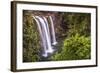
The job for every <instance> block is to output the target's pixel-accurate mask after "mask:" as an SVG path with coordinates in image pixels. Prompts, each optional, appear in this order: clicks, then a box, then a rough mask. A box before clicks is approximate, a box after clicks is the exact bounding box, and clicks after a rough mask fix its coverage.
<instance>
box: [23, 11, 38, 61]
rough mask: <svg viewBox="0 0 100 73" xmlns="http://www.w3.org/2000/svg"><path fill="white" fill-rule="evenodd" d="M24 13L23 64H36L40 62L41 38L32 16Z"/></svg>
mask: <svg viewBox="0 0 100 73" xmlns="http://www.w3.org/2000/svg"><path fill="white" fill-rule="evenodd" d="M25 13H27V12H25V11H24V21H23V22H24V23H23V62H36V61H39V60H40V57H39V52H40V39H39V38H40V37H39V33H38V30H37V26H36V23H35V21H34V20H33V18H32V16H31V14H28V15H26V14H25Z"/></svg>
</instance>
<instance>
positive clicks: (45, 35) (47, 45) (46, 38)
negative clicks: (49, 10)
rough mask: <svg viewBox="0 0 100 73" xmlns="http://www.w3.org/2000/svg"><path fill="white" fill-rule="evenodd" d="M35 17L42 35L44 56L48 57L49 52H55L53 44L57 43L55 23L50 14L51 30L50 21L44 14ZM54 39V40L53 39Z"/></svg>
mask: <svg viewBox="0 0 100 73" xmlns="http://www.w3.org/2000/svg"><path fill="white" fill-rule="evenodd" d="M33 18H34V19H35V21H36V23H37V26H38V30H39V34H40V37H41V46H42V48H43V49H44V52H43V54H42V56H44V57H47V56H48V53H53V52H54V49H53V46H52V45H56V44H57V42H56V37H55V31H54V23H53V19H52V17H51V16H49V19H50V23H51V25H50V26H51V30H50V29H49V23H48V20H47V18H46V17H44V16H33ZM50 32H51V33H50ZM51 35H52V37H51ZM51 39H52V41H51Z"/></svg>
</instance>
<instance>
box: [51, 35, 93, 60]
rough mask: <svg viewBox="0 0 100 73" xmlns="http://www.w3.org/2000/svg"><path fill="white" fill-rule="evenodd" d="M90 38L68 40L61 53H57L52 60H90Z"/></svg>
mask: <svg viewBox="0 0 100 73" xmlns="http://www.w3.org/2000/svg"><path fill="white" fill-rule="evenodd" d="M90 44H91V43H90V37H85V36H80V35H79V34H76V35H75V36H72V37H69V38H66V39H65V40H64V42H63V47H62V51H61V52H59V53H58V52H56V54H55V55H54V56H52V60H82V59H90V53H91V50H90V48H91V46H90Z"/></svg>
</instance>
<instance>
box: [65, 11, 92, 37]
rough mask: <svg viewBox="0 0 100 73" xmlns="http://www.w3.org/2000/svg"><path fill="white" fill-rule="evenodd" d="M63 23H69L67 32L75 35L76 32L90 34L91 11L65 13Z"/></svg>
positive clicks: (69, 34)
mask: <svg viewBox="0 0 100 73" xmlns="http://www.w3.org/2000/svg"><path fill="white" fill-rule="evenodd" d="M63 23H64V25H67V28H66V29H69V30H68V31H66V33H65V34H68V36H74V35H76V33H78V34H80V35H84V36H90V30H91V23H90V14H89V13H63Z"/></svg>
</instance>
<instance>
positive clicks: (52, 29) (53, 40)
mask: <svg viewBox="0 0 100 73" xmlns="http://www.w3.org/2000/svg"><path fill="white" fill-rule="evenodd" d="M49 18H50V22H51V31H52V33H51V34H52V45H56V44H57V41H56V37H55V30H54V23H53V18H52V16H49Z"/></svg>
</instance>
